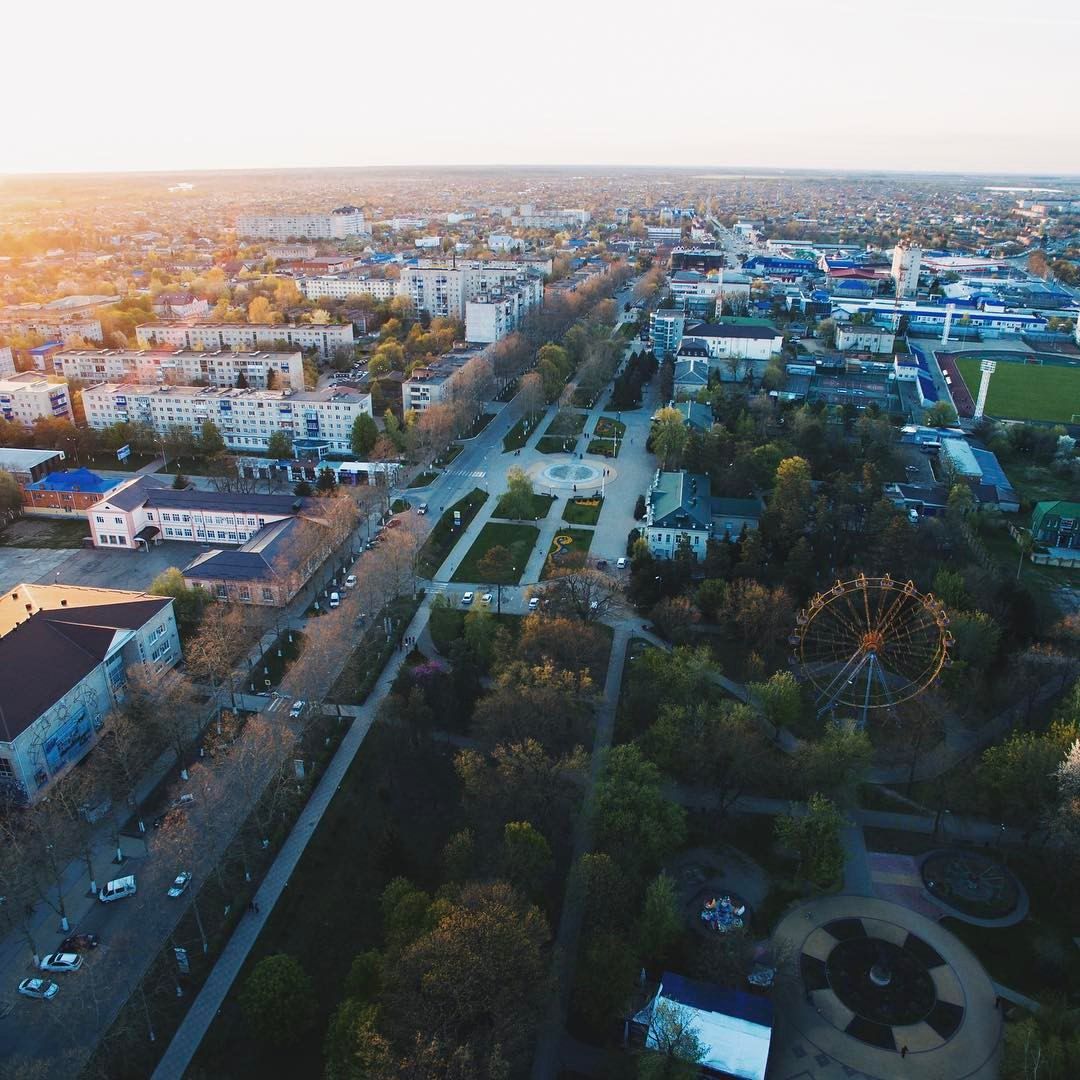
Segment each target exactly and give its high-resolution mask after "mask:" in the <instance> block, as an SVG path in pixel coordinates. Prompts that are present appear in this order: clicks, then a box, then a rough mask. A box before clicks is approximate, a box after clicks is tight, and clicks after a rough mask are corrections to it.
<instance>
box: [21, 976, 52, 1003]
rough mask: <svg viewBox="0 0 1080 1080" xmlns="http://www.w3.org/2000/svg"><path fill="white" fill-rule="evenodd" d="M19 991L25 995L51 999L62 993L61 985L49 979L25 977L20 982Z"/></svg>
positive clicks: (46, 999) (43, 999) (45, 999)
mask: <svg viewBox="0 0 1080 1080" xmlns="http://www.w3.org/2000/svg"><path fill="white" fill-rule="evenodd" d="M19 993H20V994H22V996H23V997H28V998H40V999H41V1000H42V1001H51V1000H52V999H53V998H54V997H56V995H57V994H59V993H60V987H59V986H57V985H56V983H54V982H49V980H48V979H23V981H22V982H21V983H19Z"/></svg>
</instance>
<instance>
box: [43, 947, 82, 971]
mask: <svg viewBox="0 0 1080 1080" xmlns="http://www.w3.org/2000/svg"><path fill="white" fill-rule="evenodd" d="M38 967H39V968H41V970H42V971H78V970H79V968H81V967H82V957H81V956H80V955H79V954H78V953H73V952H54V953H49V955H48V956H46V957H45V959H44V960H42V961H41V963H40V964H38Z"/></svg>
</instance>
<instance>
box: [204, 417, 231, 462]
mask: <svg viewBox="0 0 1080 1080" xmlns="http://www.w3.org/2000/svg"><path fill="white" fill-rule="evenodd" d="M224 452H225V439H224V438H223V437H222V434H221V430H220V429H219V428H218V426H217V424H215V423H214V421H213V420H204V421H203V422H202V427H201V428H200V429H199V453H200V454H202V455H203V456H204V457H213V456H214V455H215V454H222V453H224Z"/></svg>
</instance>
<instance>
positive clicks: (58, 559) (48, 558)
mask: <svg viewBox="0 0 1080 1080" xmlns="http://www.w3.org/2000/svg"><path fill="white" fill-rule="evenodd" d="M201 550H202V548H201V546H200V545H198V544H182V543H163V544H159V545H158V546H157V547H155V548H152V549H151V550H150V551H148V552H147V551H105V550H98V549H96V548H68V549H55V548H17V547H4V548H0V589H2V590H4V591H6V590H8V589H10V588H12V587H13V586H15V585H20V584H22V583H23V582H29V583H33V582H37V583H40V584H48V585H51V584H53V583H55V582H60V583H61V584H65V585H88V586H93V587H98V588H105V589H132V590H139V589H146V588H148V587H149V585H150V582H152V581H153V580H154V578H156V577H157V576H158V574H160V573H161V572H162V570H166V569H168V567H170V566H178V567H181V568H183V567H184V566H186V565H187V564H188V563H189V562H190V561H191V560H192V559H193V558H194V557H195V556H196V555H197V554H198V553H199V552H200V551H201Z"/></svg>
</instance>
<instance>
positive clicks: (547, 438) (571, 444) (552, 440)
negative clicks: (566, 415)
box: [536, 435, 577, 454]
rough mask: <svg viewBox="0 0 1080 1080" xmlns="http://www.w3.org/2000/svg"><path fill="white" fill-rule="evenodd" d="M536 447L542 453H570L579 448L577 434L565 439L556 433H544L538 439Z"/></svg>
mask: <svg viewBox="0 0 1080 1080" xmlns="http://www.w3.org/2000/svg"><path fill="white" fill-rule="evenodd" d="M536 449H537V450H539V451H540V453H541V454H569V453H570V452H571V451H572V450H576V449H577V436H576V435H571V436H570V437H569V438H566V439H563V438H559V437H558V436H555V435H544V436H542V437H541V438H539V439H537V440H536Z"/></svg>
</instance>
